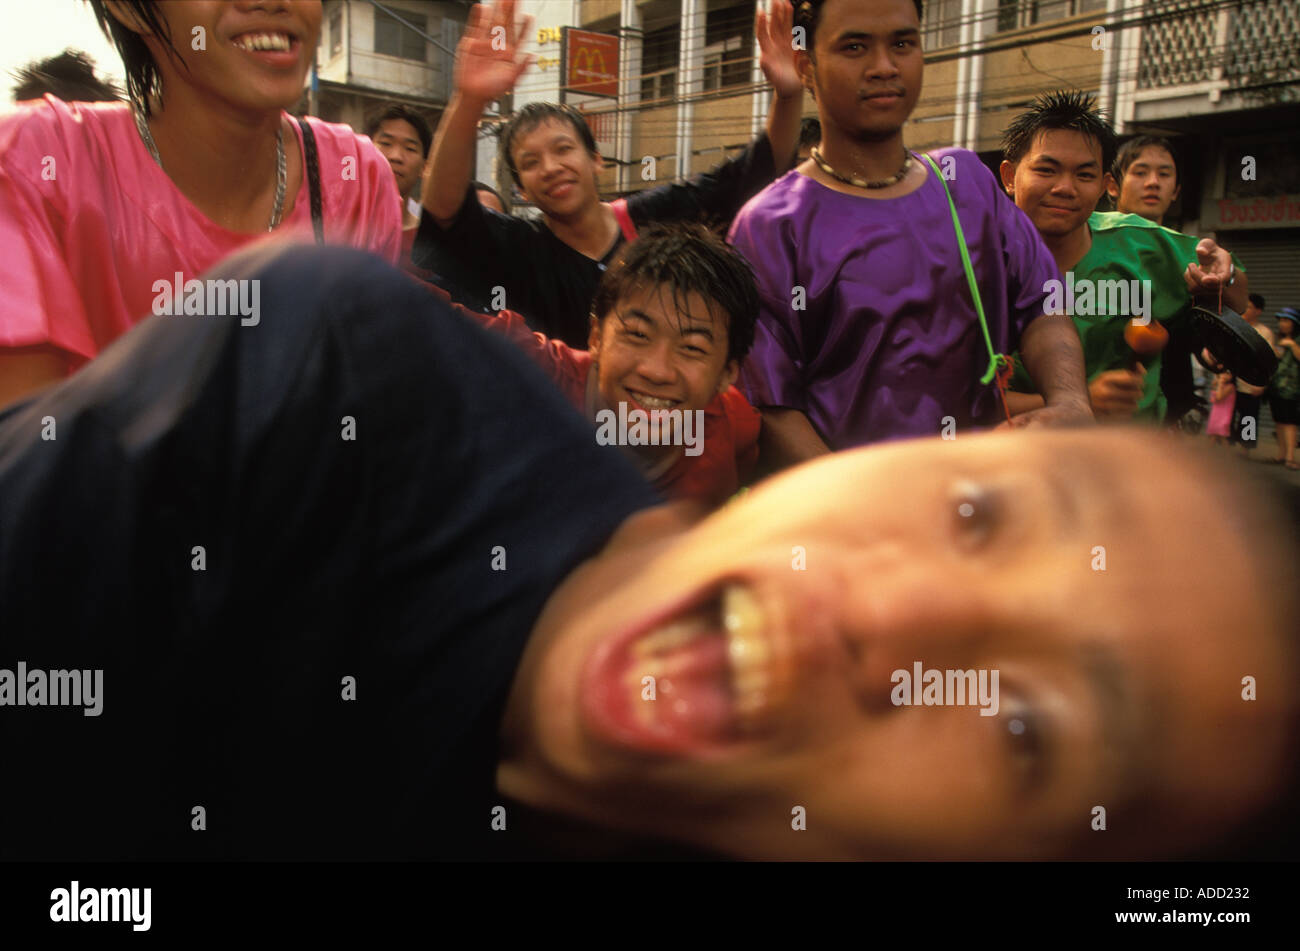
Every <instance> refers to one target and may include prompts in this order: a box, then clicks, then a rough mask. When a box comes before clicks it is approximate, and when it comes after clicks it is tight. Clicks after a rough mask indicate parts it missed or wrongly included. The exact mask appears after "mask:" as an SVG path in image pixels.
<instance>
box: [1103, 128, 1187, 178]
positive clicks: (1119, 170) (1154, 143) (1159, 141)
mask: <svg viewBox="0 0 1300 951" xmlns="http://www.w3.org/2000/svg"><path fill="white" fill-rule="evenodd" d="M1151 148H1156V149H1164V150H1165V151H1166V152H1168V153H1169V157H1170V158H1171V159H1173V162H1174V181H1177V180H1178V154H1177V153H1176V152H1175V151H1174V147H1173V146H1172V145H1171V144H1170V142H1169V140H1168V139H1166V138H1165V137H1164V136H1160V135H1139V136H1138V137H1137V138H1135V139H1129V140H1128V141H1127V142H1125V143H1124V144H1123V145H1121V146H1120V148H1119V154H1118V155H1116V156H1115V164H1114V165H1113V166H1111V170H1110V173H1111V174H1112V175H1114V176H1115V181H1117V182H1122V181H1123V180H1124V176H1125V174H1127V173H1128V167H1129V166H1130V165H1132V164H1133V163H1134V162H1135V161H1136V160H1137V157H1138V156H1139V155H1141V154H1142V150H1143V149H1151Z"/></svg>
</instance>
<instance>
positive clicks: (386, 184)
mask: <svg viewBox="0 0 1300 951" xmlns="http://www.w3.org/2000/svg"><path fill="white" fill-rule="evenodd" d="M91 6H92V8H93V9H94V11H95V14H96V16H97V17H98V19H99V21H100V25H101V26H102V27H103V28H104V30H105V32H106V33H107V34H108V35H109V36H110V38H111V39H112V40H113V43H114V44H115V45H116V46H117V48H118V50H119V51H120V52H121V53H122V58H123V63H124V65H125V67H126V73H127V88H128V92H129V93H130V96H131V99H132V103H133V104H132V105H128V104H125V103H112V104H108V103H103V104H95V105H87V104H84V103H81V104H69V103H64V102H62V101H60V100H58V99H55V98H53V97H50V96H47V97H46V98H45V99H44V100H41V101H34V102H29V103H24V104H21V105H20V106H19V107H18V109H17V110H16V112H14V113H12V114H10V115H8V116H6V117H5V118H4V119H0V407H3V406H4V405H6V404H8V403H10V402H12V401H14V400H16V399H18V398H19V397H21V396H24V395H25V394H27V393H29V392H31V391H32V390H34V389H36V388H38V387H40V386H42V385H44V384H46V383H49V382H52V381H54V380H57V379H60V378H62V377H64V376H66V375H68V374H69V373H71V372H73V371H75V370H77V369H78V368H80V367H81V366H82V365H84V364H85V363H86V362H88V361H90V360H92V359H94V357H95V356H96V355H97V354H98V353H99V352H100V350H102V349H103V348H104V347H105V346H107V344H109V343H110V342H111V341H113V340H114V339H116V338H117V337H118V336H120V335H121V334H122V333H123V332H124V331H126V330H127V329H128V328H129V327H131V326H132V325H133V324H135V323H137V322H138V321H140V320H142V319H143V318H145V317H147V316H149V315H150V314H151V313H154V312H158V311H159V302H160V301H164V302H166V301H167V300H169V299H170V298H171V297H172V294H171V293H170V292H164V291H163V290H162V289H163V287H164V286H166V287H168V288H173V289H175V288H176V287H177V286H180V287H182V288H183V287H185V286H186V282H188V281H192V280H193V279H194V278H197V277H198V275H199V274H200V273H202V272H203V271H206V270H207V269H208V268H210V267H212V266H213V265H214V264H216V263H217V262H218V261H220V260H222V259H223V258H225V257H226V256H227V255H229V254H230V253H231V252H233V251H235V250H236V249H237V248H240V247H242V246H243V245H246V244H248V243H250V242H252V241H254V240H256V239H257V238H259V237H261V236H263V235H265V234H266V233H267V232H275V233H276V234H286V235H291V236H293V237H294V238H295V239H299V240H308V241H309V240H311V237H312V232H313V218H314V216H313V214H312V208H311V205H312V201H311V199H310V191H311V189H310V187H309V181H310V177H311V176H310V174H309V172H310V171H311V167H312V165H313V164H315V166H316V168H317V169H318V170H319V195H320V211H319V215H318V218H319V222H320V224H321V226H322V232H323V233H322V235H321V238H322V240H323V241H325V242H329V243H336V244H350V245H355V246H358V247H362V248H366V249H369V250H371V251H374V252H375V253H377V254H379V255H380V256H382V257H384V258H386V259H387V260H389V261H393V262H395V261H397V259H398V255H399V253H400V246H401V218H400V214H399V210H400V209H399V207H398V201H397V195H396V187H395V186H394V184H393V176H392V173H391V171H390V170H389V167H388V163H387V161H385V159H384V157H383V156H382V155H381V154H380V153H379V152H378V150H377V149H376V148H375V147H374V146H373V145H372V144H371V143H370V142H369V141H368V140H366V139H365V138H363V137H361V136H358V135H356V134H355V133H353V132H352V130H351V129H349V128H348V127H347V126H342V125H331V124H327V123H323V122H320V121H319V120H308V123H309V127H310V129H311V132H312V134H311V136H310V138H311V139H312V140H314V143H313V142H311V141H304V134H303V130H302V128H301V127H300V126H299V124H298V123H297V122H295V121H294V120H293V119H292V118H291V117H290V116H289V115H287V114H286V113H285V111H284V110H285V108H286V107H289V106H292V105H293V104H294V103H295V102H297V100H298V98H299V97H300V95H301V93H302V88H303V84H304V79H305V77H306V73H307V69H308V67H309V66H310V64H311V58H312V51H313V50H314V49H315V48H316V43H317V39H318V36H319V33H320V19H321V8H320V2H319V0H279V2H268V3H261V4H254V5H248V4H230V3H212V2H206V0H174V2H170V3H167V4H165V5H163V4H160V3H157V2H156V0H130V2H125V3H120V4H113V5H110V4H107V3H105V2H104V0H91ZM313 144H314V150H313V148H312V146H313ZM312 151H315V152H316V153H317V159H316V162H315V163H312V162H309V161H308V160H307V159H306V156H309V155H311V153H312ZM178 275H179V276H178ZM162 312H166V311H165V310H163V311H162Z"/></svg>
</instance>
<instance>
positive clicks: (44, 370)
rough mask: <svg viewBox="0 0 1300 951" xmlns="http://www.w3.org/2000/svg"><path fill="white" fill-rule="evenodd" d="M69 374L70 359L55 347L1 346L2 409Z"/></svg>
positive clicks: (0, 389)
mask: <svg viewBox="0 0 1300 951" xmlns="http://www.w3.org/2000/svg"><path fill="white" fill-rule="evenodd" d="M66 375H67V362H66V360H65V358H64V356H63V354H62V353H61V352H60V351H59V350H56V349H55V348H54V347H20V348H17V349H10V350H0V409H4V408H5V407H7V406H9V405H10V404H11V403H16V402H18V401H19V400H20V399H23V398H24V397H27V396H30V395H31V394H32V393H34V392H36V391H37V390H39V389H40V388H41V387H43V386H47V385H48V384H50V383H57V382H58V381H59V380H61V379H63V377H64V376H66Z"/></svg>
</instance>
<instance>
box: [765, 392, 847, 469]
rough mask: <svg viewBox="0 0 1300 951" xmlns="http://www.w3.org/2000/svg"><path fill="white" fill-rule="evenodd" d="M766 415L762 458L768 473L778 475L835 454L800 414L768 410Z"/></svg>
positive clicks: (768, 408)
mask: <svg viewBox="0 0 1300 951" xmlns="http://www.w3.org/2000/svg"><path fill="white" fill-rule="evenodd" d="M762 414H763V428H762V430H761V431H760V433H759V442H758V454H759V459H760V467H761V469H762V470H763V471H764V472H776V471H778V470H780V469H784V468H786V467H788V466H793V465H798V464H799V463H801V462H805V461H806V460H808V459H814V458H816V457H817V456H824V455H826V454H828V453H829V452H830V451H831V449H830V447H829V446H827V445H826V443H825V442H824V441H823V440H822V437H821V436H819V435H817V430H815V429H813V425H812V423H810V422H808V417H807V416H805V415H804V414H803V413H801V412H800V411H799V410H797V409H787V408H785V407H781V406H774V407H764V408H763V410H762Z"/></svg>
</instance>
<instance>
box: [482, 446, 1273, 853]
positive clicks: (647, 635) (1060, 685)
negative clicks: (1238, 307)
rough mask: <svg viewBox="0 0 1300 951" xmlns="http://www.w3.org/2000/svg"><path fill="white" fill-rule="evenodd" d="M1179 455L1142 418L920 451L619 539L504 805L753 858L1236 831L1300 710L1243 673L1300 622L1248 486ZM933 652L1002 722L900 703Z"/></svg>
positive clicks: (838, 464)
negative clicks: (1251, 537)
mask: <svg viewBox="0 0 1300 951" xmlns="http://www.w3.org/2000/svg"><path fill="white" fill-rule="evenodd" d="M1182 455H1183V454H1182V453H1180V452H1173V451H1171V449H1170V447H1169V446H1165V445H1162V444H1158V443H1157V442H1153V441H1152V440H1151V438H1150V436H1149V435H1146V434H1136V433H1133V432H1127V431H1118V432H1117V431H1109V432H1102V431H1097V430H1093V431H1087V432H1084V431H1075V432H1054V433H1050V432H1049V433H1042V434H1034V435H1031V434H1006V435H1003V434H996V435H987V436H974V437H969V438H966V439H963V440H961V441H960V442H958V443H951V442H944V441H941V440H938V439H934V440H921V441H914V442H910V443H901V444H896V445H894V446H888V447H877V448H873V449H866V450H858V451H854V452H848V453H839V454H835V455H833V456H828V457H825V458H824V459H822V460H819V461H817V462H813V463H810V464H807V465H804V466H801V467H799V468H797V469H795V470H791V471H790V472H788V473H785V474H783V475H782V476H780V477H778V478H776V479H774V480H771V481H769V482H766V483H764V484H763V485H761V486H760V487H758V488H757V489H755V490H754V491H752V492H750V493H749V494H748V495H747V496H746V497H745V498H744V499H743V500H741V501H739V502H736V503H733V504H731V505H729V506H727V507H726V508H724V509H722V510H721V511H720V512H718V513H716V514H714V515H713V516H712V517H711V518H709V519H708V520H707V521H704V522H702V523H701V524H699V525H697V526H696V527H694V528H693V529H691V530H689V531H686V532H683V533H680V534H677V535H670V536H668V537H667V538H662V539H659V540H657V541H655V542H653V543H651V544H643V545H633V544H629V543H627V541H626V540H625V539H622V538H621V537H620V536H616V539H615V541H614V542H613V543H611V546H610V549H609V550H607V551H606V552H604V553H602V555H601V556H599V557H598V558H597V559H595V560H594V561H593V562H591V563H589V564H588V565H587V566H585V567H584V568H583V569H581V570H580V571H579V572H577V573H575V575H573V576H572V577H571V578H570V580H569V581H568V582H567V583H566V585H565V586H564V587H562V588H561V589H560V590H559V592H557V594H556V595H555V597H554V598H553V599H552V601H551V602H550V603H549V604H548V607H547V609H546V612H545V613H544V614H543V616H542V618H541V619H540V621H539V623H538V625H537V628H536V629H535V632H534V635H533V638H532V640H531V641H530V643H529V646H528V648H527V652H526V653H525V656H524V659H523V663H522V665H521V667H520V671H519V674H518V677H517V679H516V685H515V688H514V690H513V692H512V697H511V704H510V708H509V711H508V713H507V718H506V721H505V729H504V733H503V740H504V742H505V745H504V747H503V748H504V749H505V750H506V755H505V757H504V758H503V760H502V764H501V768H500V770H499V773H498V782H499V785H500V787H501V790H502V792H504V793H505V794H507V795H510V796H514V797H515V798H518V799H520V800H522V801H524V802H528V803H530V804H532V805H535V806H539V807H541V808H544V809H549V810H552V811H561V812H567V813H570V814H573V815H577V816H580V817H584V818H586V819H588V820H590V821H592V822H594V823H596V824H597V825H599V826H602V827H608V828H614V829H622V830H626V831H629V832H634V833H638V834H651V835H658V836H664V837H669V838H673V839H677V840H681V841H685V842H688V843H691V844H694V845H697V846H702V847H705V848H711V849H714V850H718V851H721V852H723V853H728V854H733V855H738V856H742V857H752V858H820V859H824V858H873V859H882V858H945V857H946V858H983V859H988V858H1028V857H1038V856H1061V855H1071V854H1085V853H1087V852H1098V853H1102V854H1111V853H1113V854H1121V855H1124V854H1129V853H1132V854H1139V855H1140V854H1144V853H1146V852H1147V851H1148V850H1151V849H1155V850H1159V849H1161V848H1166V847H1169V846H1170V845H1171V844H1175V843H1182V842H1186V841H1187V840H1188V839H1190V838H1192V837H1194V836H1195V835H1196V834H1199V833H1201V832H1204V831H1206V829H1207V828H1208V827H1212V826H1213V825H1214V823H1225V822H1230V821H1233V820H1234V819H1235V818H1236V817H1237V816H1238V814H1239V813H1240V812H1241V810H1242V809H1243V808H1244V807H1246V806H1248V805H1254V804H1255V803H1257V802H1258V800H1259V799H1260V798H1261V797H1263V796H1264V795H1265V794H1266V792H1267V791H1268V790H1269V786H1270V783H1271V782H1272V777H1273V776H1274V775H1275V770H1276V767H1277V763H1278V761H1279V760H1280V759H1281V756H1282V754H1281V752H1280V749H1281V743H1282V737H1283V732H1284V731H1283V727H1282V718H1283V714H1284V712H1285V711H1286V710H1289V709H1290V706H1289V705H1290V700H1288V699H1287V692H1286V691H1282V692H1273V694H1272V695H1271V696H1270V697H1265V695H1264V691H1262V690H1261V691H1260V695H1259V699H1258V700H1252V701H1249V702H1247V701H1245V700H1243V699H1242V696H1241V691H1242V686H1241V684H1242V678H1243V677H1244V676H1248V675H1254V676H1257V677H1259V679H1260V683H1261V684H1262V683H1263V679H1264V677H1265V676H1269V677H1272V678H1276V677H1278V676H1283V675H1284V673H1285V671H1287V670H1289V669H1291V668H1290V667H1289V666H1288V664H1289V663H1291V659H1290V657H1289V655H1288V653H1287V648H1286V647H1284V644H1283V634H1282V632H1284V631H1286V632H1289V627H1287V625H1286V624H1285V622H1284V621H1283V620H1282V619H1280V618H1279V617H1278V616H1276V615H1275V614H1274V613H1272V612H1273V611H1274V610H1275V609H1276V599H1271V600H1270V599H1269V598H1268V597H1267V596H1266V593H1265V592H1264V591H1263V590H1257V589H1258V588H1261V587H1262V582H1260V581H1259V580H1258V577H1259V575H1258V572H1256V573H1255V574H1253V575H1252V568H1251V567H1250V566H1251V565H1252V564H1253V563H1254V562H1252V558H1259V557H1262V556H1261V555H1259V554H1258V553H1257V554H1256V555H1254V556H1252V555H1251V553H1250V552H1249V551H1248V549H1247V546H1246V543H1245V542H1244V541H1243V539H1244V538H1246V537H1247V536H1245V535H1244V534H1243V533H1242V532H1241V531H1240V530H1239V527H1238V526H1237V525H1235V524H1233V523H1231V522H1230V521H1229V518H1228V517H1227V516H1225V515H1224V514H1223V503H1222V500H1223V498H1224V497H1225V490H1226V489H1228V486H1227V485H1226V484H1223V483H1220V482H1219V481H1218V479H1217V477H1211V474H1210V473H1208V472H1207V471H1204V469H1203V468H1202V465H1203V464H1200V463H1196V464H1194V463H1193V461H1192V460H1190V459H1184V458H1182ZM1135 473H1141V480H1140V481H1139V480H1137V477H1136V475H1135ZM1149 481H1151V482H1154V484H1159V485H1160V486H1161V487H1162V498H1161V504H1160V505H1158V506H1155V505H1148V504H1144V498H1145V497H1144V496H1143V494H1142V492H1141V491H1140V490H1139V487H1140V485H1141V484H1143V483H1147V482H1149ZM1237 491H1239V490H1237ZM626 530H627V531H631V529H626ZM1207 546H1208V547H1209V548H1210V549H1211V550H1215V551H1220V552H1222V553H1224V554H1225V556H1228V555H1231V557H1225V558H1224V559H1223V564H1224V565H1227V566H1231V567H1229V568H1227V569H1226V570H1225V571H1223V572H1216V573H1208V572H1206V570H1205V568H1204V564H1203V558H1202V553H1203V552H1204V551H1205V550H1207ZM1103 549H1104V551H1103ZM1099 558H1101V559H1103V561H1102V562H1099V561H1098V559H1099ZM918 662H919V663H920V664H922V665H923V667H924V668H925V669H937V670H943V671H946V670H974V671H979V670H984V671H988V672H990V673H991V672H992V671H997V672H998V674H999V678H998V692H999V698H998V703H997V708H998V709H997V713H996V715H992V716H982V715H980V707H978V706H974V705H970V704H967V705H956V704H947V705H923V704H919V703H917V704H913V705H896V704H895V703H894V702H893V697H892V695H891V691H893V689H894V687H895V685H896V684H895V681H896V675H894V671H896V670H903V671H909V672H910V671H912V670H913V669H914V665H915V664H916V663H918ZM646 678H654V679H653V681H651V680H647V679H646ZM990 681H991V678H990ZM649 686H653V687H654V694H653V697H654V698H653V699H650V693H649V691H648V687H649ZM949 699H951V695H949ZM1284 708H1285V709H1284ZM1136 802H1141V803H1143V804H1145V805H1146V806H1148V807H1149V808H1148V809H1145V810H1141V809H1139V808H1138V807H1137V806H1136V805H1130V804H1131V803H1136ZM1098 805H1101V806H1104V807H1105V808H1106V809H1107V811H1108V813H1109V828H1110V830H1111V831H1109V832H1106V833H1105V834H1104V836H1103V834H1102V833H1100V832H1094V831H1093V830H1092V825H1091V824H1092V822H1093V819H1094V812H1093V810H1094V807H1096V806H1098ZM795 806H802V807H803V808H804V809H805V811H806V812H805V815H806V830H805V831H800V832H794V831H792V828H791V821H792V810H793V809H794V807H795Z"/></svg>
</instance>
